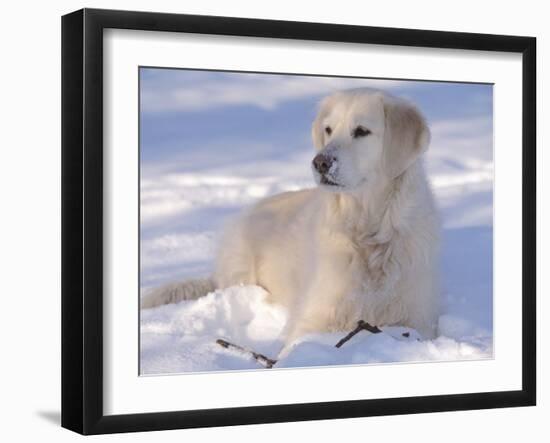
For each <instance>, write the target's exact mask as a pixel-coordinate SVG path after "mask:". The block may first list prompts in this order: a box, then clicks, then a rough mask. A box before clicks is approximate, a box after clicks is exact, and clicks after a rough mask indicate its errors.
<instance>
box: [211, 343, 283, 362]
mask: <svg viewBox="0 0 550 443" xmlns="http://www.w3.org/2000/svg"><path fill="white" fill-rule="evenodd" d="M216 343H217V344H219V345H220V346H221V347H223V348H225V349H233V350H235V351H238V352H240V353H242V354H246V355H247V356H249V357H252V358H253V359H254V360H256V361H257V362H258V363H260V364H261V365H262V366H264V367H265V368H266V369H271V368H272V367H273V365H274V364H275V363H277V360H273V359H272V358H269V357H266V356H265V355H263V354H259V353H258V352H254V351H252V350H250V349H246V348H243V347H242V346H239V345H236V344H234V343H230V342H228V341H226V340H222V339H221V338H219V339H218V340H216Z"/></svg>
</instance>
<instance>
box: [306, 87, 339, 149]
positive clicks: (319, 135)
mask: <svg viewBox="0 0 550 443" xmlns="http://www.w3.org/2000/svg"><path fill="white" fill-rule="evenodd" d="M334 97H335V96H334V95H329V96H328V97H325V98H324V99H323V100H322V101H321V103H319V111H318V112H317V117H315V120H314V121H313V124H312V125H311V138H312V140H313V146H315V148H316V149H317V150H321V149H323V148H324V147H325V128H324V126H323V120H324V119H325V118H326V117H327V115H328V113H329V107H330V105H331V103H332V101H333V100H334Z"/></svg>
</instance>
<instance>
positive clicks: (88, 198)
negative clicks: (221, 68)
mask: <svg viewBox="0 0 550 443" xmlns="http://www.w3.org/2000/svg"><path fill="white" fill-rule="evenodd" d="M108 28H118V29H132V30H147V31H171V32H180V33H181V32H184V33H199V34H216V35H226V36H247V37H268V38H278V39H300V40H316V41H327V42H353V43H368V44H377V45H397V46H415V47H429V48H454V49H469V50H479V51H501V52H510V53H519V54H521V55H522V65H523V80H522V81H523V85H522V87H523V98H522V100H523V104H522V106H523V120H522V131H523V139H522V142H523V144H522V153H523V164H522V172H523V189H522V196H523V202H522V205H523V208H522V209H523V232H522V240H523V249H522V252H523V257H522V260H523V267H522V288H523V293H522V313H521V318H522V329H521V333H522V359H523V361H522V388H521V390H517V391H505V392H477V393H468V394H457V395H435V396H419V397H402V398H392V399H370V400H357V401H335V402H323V403H307V404H286V405H285V404H282V405H281V404H279V405H266V406H260V407H237V408H229V409H209V410H190V411H177V412H160V413H142V414H131V415H104V412H103V406H102V405H103V336H102V330H103V329H102V327H103V318H102V315H103V314H102V312H103V298H102V297H103V296H102V290H103V289H102V288H103V197H102V195H103V166H102V165H103V145H102V143H103V142H102V140H103V110H102V109H103V87H102V84H103V78H102V77H103V38H102V36H103V30H105V29H108ZM535 88H536V39H535V38H533V37H517V36H504V35H485V34H471V33H457V32H441V31H423V30H412V29H391V28H379V27H366V26H348V25H337V24H320V23H301V22H288V21H275V20H256V19H244V18H231V17H212V16H197V15H180V14H164V13H150V12H128V11H111V10H97V9H83V10H79V11H76V12H73V13H71V14H68V15H65V16H63V18H62V420H61V421H62V426H63V427H65V428H68V429H71V430H73V431H76V432H79V433H82V434H104V433H115V432H132V431H151V430H162V429H179V428H194V427H212V426H229V425H240V424H256V423H273V422H290V421H301V420H320V419H332V418H347V417H363V416H380V415H393V414H413V413H425V412H437V411H457V410H467V409H486V408H502V407H514V406H530V405H535V403H536V334H535V332H536V315H535V313H536V266H535V265H536V118H535V117H536V89H535ZM518 235H519V234H518Z"/></svg>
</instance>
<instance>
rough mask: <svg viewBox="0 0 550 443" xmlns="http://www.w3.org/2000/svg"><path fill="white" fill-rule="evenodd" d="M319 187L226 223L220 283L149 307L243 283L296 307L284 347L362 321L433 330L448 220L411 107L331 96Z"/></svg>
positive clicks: (366, 93) (158, 294) (188, 286)
mask: <svg viewBox="0 0 550 443" xmlns="http://www.w3.org/2000/svg"><path fill="white" fill-rule="evenodd" d="M312 136H313V143H314V145H315V147H316V149H317V153H316V155H315V156H314V158H313V161H312V170H313V175H314V177H315V180H316V182H317V183H318V187H316V188H315V189H307V190H303V191H297V192H287V193H283V194H280V195H275V196H273V197H269V198H266V199H265V200H262V201H260V202H259V203H257V204H256V205H255V206H253V207H252V208H250V209H248V210H247V211H245V212H244V213H243V214H242V216H241V217H240V218H239V219H238V220H237V221H236V222H234V223H233V224H232V225H231V226H229V227H228V228H227V231H226V233H225V236H224V240H223V241H222V243H221V245H220V248H219V253H218V257H217V261H216V269H215V274H214V276H213V278H212V279H206V280H192V281H187V282H183V283H175V284H172V285H167V286H164V287H162V288H159V289H157V290H155V291H153V292H152V293H151V294H149V295H148V296H147V297H145V298H144V299H143V301H142V308H147V307H152V306H157V305H160V304H164V303H173V302H177V301H180V300H186V299H192V298H197V297H199V296H201V295H204V294H206V293H208V292H209V291H212V290H213V289H215V288H224V287H229V286H233V285H237V284H247V285H258V286H261V287H263V288H264V289H265V290H266V291H267V292H268V293H269V294H270V297H271V299H272V301H273V302H276V303H280V304H282V305H284V306H285V307H286V308H287V309H288V312H289V321H288V326H287V328H286V333H285V335H286V337H285V340H286V343H287V344H290V343H292V341H293V340H295V339H296V338H298V337H300V336H301V335H303V334H306V333H311V332H322V331H343V330H349V329H352V328H353V327H355V325H356V322H357V321H358V320H360V319H363V320H365V321H368V322H369V323H371V324H372V325H377V326H385V325H401V326H408V327H411V328H414V329H416V330H417V331H418V332H420V333H421V334H422V335H423V336H424V337H425V338H431V337H433V336H434V335H435V332H436V327H437V319H438V312H439V290H438V284H437V258H436V254H437V245H438V219H437V216H436V210H435V206H434V202H433V197H432V193H431V191H430V188H429V185H428V182H427V179H426V175H425V172H424V169H423V164H422V161H421V154H422V153H423V152H424V151H425V150H426V149H427V147H428V144H429V141H430V132H429V129H428V127H427V125H426V122H425V120H424V118H423V116H422V115H421V114H420V112H419V111H418V109H417V108H416V107H415V106H413V105H412V104H410V103H408V102H406V101H404V100H401V99H398V98H396V97H392V96H390V95H388V94H385V93H382V92H379V91H374V90H370V89H355V90H349V91H343V92H338V93H335V94H333V95H330V96H329V97H327V98H325V99H324V100H323V101H322V103H321V106H320V109H319V113H318V115H317V118H316V119H315V121H314V123H313V127H312Z"/></svg>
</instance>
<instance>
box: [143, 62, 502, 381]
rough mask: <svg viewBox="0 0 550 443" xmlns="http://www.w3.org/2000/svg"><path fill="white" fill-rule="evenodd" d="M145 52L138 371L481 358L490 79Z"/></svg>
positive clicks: (488, 258)
mask: <svg viewBox="0 0 550 443" xmlns="http://www.w3.org/2000/svg"><path fill="white" fill-rule="evenodd" d="M138 69H139V88H138V89H139V91H137V93H138V94H139V116H138V118H139V250H140V256H139V269H140V276H139V286H140V290H139V292H140V293H139V294H136V297H139V298H140V309H139V314H138V316H139V318H138V319H137V322H138V325H139V326H138V327H139V341H140V343H139V349H140V352H139V354H140V355H139V373H140V375H142V376H154V375H157V376H160V375H167V374H188V373H200V372H211V371H221V372H226V371H235V370H239V371H243V370H267V369H269V370H272V371H273V370H278V369H286V370H288V369H291V368H295V370H298V368H300V370H301V369H305V368H308V367H327V366H338V365H340V366H345V365H348V366H349V365H371V364H396V363H399V364H405V363H406V364H410V363H418V362H433V363H434V364H435V363H437V362H442V361H444V362H449V361H464V360H481V359H492V358H493V339H494V337H493V179H494V162H493V157H494V156H493V86H494V85H493V84H490V83H472V82H468V83H466V82H450V81H426V80H422V79H414V80H413V79H390V78H383V79H382V78H355V77H337V76H333V77H330V76H319V75H310V74H303V73H264V72H235V71H218V70H200V69H182V68H170V67H162V66H159V67H157V66H140V67H139V68H138Z"/></svg>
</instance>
